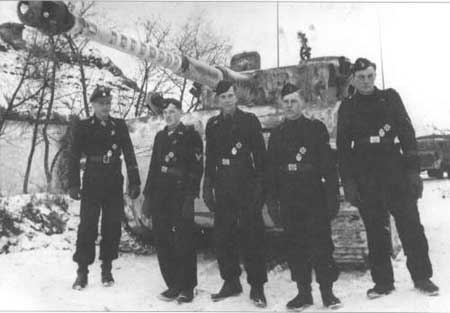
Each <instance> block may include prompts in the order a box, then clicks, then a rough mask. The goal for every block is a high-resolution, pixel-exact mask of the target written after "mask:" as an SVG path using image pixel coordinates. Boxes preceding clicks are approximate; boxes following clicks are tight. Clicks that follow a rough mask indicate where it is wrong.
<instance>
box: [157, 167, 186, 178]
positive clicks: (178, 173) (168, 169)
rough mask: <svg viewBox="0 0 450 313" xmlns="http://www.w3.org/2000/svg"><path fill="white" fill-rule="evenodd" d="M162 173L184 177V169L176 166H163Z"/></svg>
mask: <svg viewBox="0 0 450 313" xmlns="http://www.w3.org/2000/svg"><path fill="white" fill-rule="evenodd" d="M161 173H162V174H165V175H169V176H174V177H183V176H184V171H182V170H180V169H178V168H176V167H169V166H166V165H163V166H161Z"/></svg>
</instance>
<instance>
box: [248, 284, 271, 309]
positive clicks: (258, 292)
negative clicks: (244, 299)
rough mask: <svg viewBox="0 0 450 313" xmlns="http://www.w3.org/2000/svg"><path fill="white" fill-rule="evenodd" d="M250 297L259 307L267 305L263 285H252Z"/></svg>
mask: <svg viewBox="0 0 450 313" xmlns="http://www.w3.org/2000/svg"><path fill="white" fill-rule="evenodd" d="M250 299H251V300H252V301H253V304H255V306H256V307H258V308H265V307H266V306H267V300H266V296H265V295H264V286H263V285H252V287H251V289H250Z"/></svg>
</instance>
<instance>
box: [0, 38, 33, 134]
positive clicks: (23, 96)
mask: <svg viewBox="0 0 450 313" xmlns="http://www.w3.org/2000/svg"><path fill="white" fill-rule="evenodd" d="M35 44H36V36H34V38H33V44H32V46H33V45H35ZM33 55H34V53H33V51H32V50H28V51H27V52H26V54H25V57H24V58H23V59H21V61H20V63H21V64H19V67H20V66H21V67H22V70H21V73H20V79H19V82H18V83H17V85H16V87H15V88H14V91H13V92H12V94H11V95H7V94H5V93H4V94H3V97H4V98H5V100H6V102H7V106H6V109H4V110H2V112H0V137H1V136H2V135H3V134H4V132H5V129H6V124H5V123H6V120H7V119H8V117H9V116H10V114H11V113H12V112H13V111H14V110H17V109H19V108H20V107H21V106H22V105H24V104H26V103H27V102H28V101H30V100H32V99H34V98H35V97H36V96H37V95H38V94H39V92H40V90H39V89H38V90H36V91H34V92H32V91H30V88H29V86H28V85H27V83H28V79H29V78H30V77H31V76H33V74H34V73H33V72H34V69H35V63H36V59H35V58H34V57H33Z"/></svg>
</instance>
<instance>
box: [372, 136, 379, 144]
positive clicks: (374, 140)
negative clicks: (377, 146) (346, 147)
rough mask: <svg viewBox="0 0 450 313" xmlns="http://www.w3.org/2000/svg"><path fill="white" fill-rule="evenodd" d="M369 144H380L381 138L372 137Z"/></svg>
mask: <svg viewBox="0 0 450 313" xmlns="http://www.w3.org/2000/svg"><path fill="white" fill-rule="evenodd" d="M369 142H370V143H380V142H381V138H380V136H370V138H369Z"/></svg>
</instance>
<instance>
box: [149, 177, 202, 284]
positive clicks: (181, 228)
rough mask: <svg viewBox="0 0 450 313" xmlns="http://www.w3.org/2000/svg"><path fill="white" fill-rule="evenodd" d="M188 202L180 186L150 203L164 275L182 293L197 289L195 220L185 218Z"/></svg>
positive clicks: (154, 197) (158, 253)
mask: <svg viewBox="0 0 450 313" xmlns="http://www.w3.org/2000/svg"><path fill="white" fill-rule="evenodd" d="M184 199H185V193H184V192H182V191H177V188H176V186H175V187H170V186H168V187H167V188H164V189H162V190H160V192H157V193H155V194H154V196H152V197H151V199H150V201H152V202H153V203H152V204H151V207H152V211H151V212H152V224H153V231H154V235H155V245H156V252H157V255H158V262H159V267H160V270H161V274H162V276H163V279H164V281H165V283H166V285H167V287H169V288H173V289H178V290H189V289H193V288H194V287H195V286H197V254H196V251H195V243H194V231H195V223H194V216H193V215H190V214H189V216H183V214H182V206H183V203H184Z"/></svg>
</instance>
